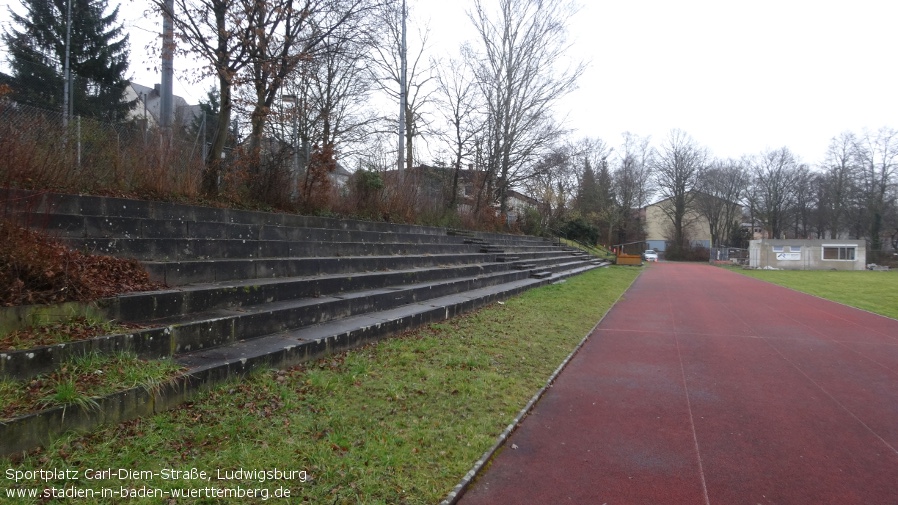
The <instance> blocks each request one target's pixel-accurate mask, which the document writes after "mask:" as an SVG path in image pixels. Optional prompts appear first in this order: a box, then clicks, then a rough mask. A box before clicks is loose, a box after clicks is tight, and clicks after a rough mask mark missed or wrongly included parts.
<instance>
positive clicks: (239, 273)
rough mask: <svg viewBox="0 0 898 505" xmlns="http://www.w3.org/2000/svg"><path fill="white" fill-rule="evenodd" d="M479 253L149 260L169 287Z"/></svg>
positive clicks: (457, 260)
mask: <svg viewBox="0 0 898 505" xmlns="http://www.w3.org/2000/svg"><path fill="white" fill-rule="evenodd" d="M484 259H485V256H484V255H483V254H479V253H470V254H461V253H459V254H417V255H405V256H403V255H395V256H348V257H291V258H259V259H252V258H250V259H220V260H184V261H145V262H144V266H145V267H146V269H147V271H148V272H149V273H150V277H151V278H152V279H156V280H159V281H161V282H165V283H166V284H168V285H169V286H182V285H185V284H193V283H204V282H225V281H235V280H245V279H265V278H280V277H307V276H313V275H333V274H347V275H349V274H354V273H360V272H376V271H387V270H406V269H410V268H423V267H428V268H441V267H446V266H452V265H465V264H473V263H479V262H482V261H484Z"/></svg>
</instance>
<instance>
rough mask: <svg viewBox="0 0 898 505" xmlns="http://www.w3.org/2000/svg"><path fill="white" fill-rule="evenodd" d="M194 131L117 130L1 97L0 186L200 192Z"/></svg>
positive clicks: (129, 125) (143, 125) (199, 145)
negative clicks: (0, 154) (198, 188)
mask: <svg viewBox="0 0 898 505" xmlns="http://www.w3.org/2000/svg"><path fill="white" fill-rule="evenodd" d="M192 129H194V128H191V127H190V125H188V126H185V127H181V128H173V129H170V130H167V131H163V130H160V129H158V128H155V127H153V126H151V125H149V124H148V123H147V121H145V120H140V119H135V120H131V121H128V122H124V123H120V124H111V123H104V122H101V121H97V120H94V119H91V118H86V117H81V116H73V117H65V116H64V115H63V114H62V113H61V112H58V111H48V110H44V109H39V108H36V107H32V106H28V105H24V104H21V103H17V102H14V101H12V100H8V99H0V152H2V153H3V155H2V156H0V174H2V175H0V183H2V184H4V185H7V186H10V187H44V188H55V189H61V190H62V189H64V190H73V191H96V190H105V191H110V190H112V191H122V192H147V191H149V192H159V193H168V194H171V193H176V194H194V193H195V191H196V189H197V187H198V181H199V176H200V173H201V170H202V167H203V162H204V159H203V152H204V149H203V145H204V139H203V137H202V136H201V135H200V134H199V132H192V131H191V130H192Z"/></svg>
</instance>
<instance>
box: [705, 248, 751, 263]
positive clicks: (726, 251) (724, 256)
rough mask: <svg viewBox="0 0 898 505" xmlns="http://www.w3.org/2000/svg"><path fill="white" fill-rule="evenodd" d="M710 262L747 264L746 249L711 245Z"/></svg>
mask: <svg viewBox="0 0 898 505" xmlns="http://www.w3.org/2000/svg"><path fill="white" fill-rule="evenodd" d="M711 264H714V265H721V264H731V265H741V266H748V249H740V248H738V247H712V248H711Z"/></svg>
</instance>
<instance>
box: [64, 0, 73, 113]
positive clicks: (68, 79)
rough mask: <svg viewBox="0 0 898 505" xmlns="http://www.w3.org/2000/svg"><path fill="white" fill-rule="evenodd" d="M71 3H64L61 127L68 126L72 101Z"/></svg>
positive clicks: (70, 1) (70, 0)
mask: <svg viewBox="0 0 898 505" xmlns="http://www.w3.org/2000/svg"><path fill="white" fill-rule="evenodd" d="M72 1H73V0H69V1H68V2H66V4H67V7H66V24H65V71H64V74H65V75H64V77H63V81H65V82H64V83H63V84H62V127H63V129H65V128H67V127H68V126H69V103H70V102H71V101H72V98H71V96H69V93H70V91H71V88H72V63H71V58H72V56H71V54H72Z"/></svg>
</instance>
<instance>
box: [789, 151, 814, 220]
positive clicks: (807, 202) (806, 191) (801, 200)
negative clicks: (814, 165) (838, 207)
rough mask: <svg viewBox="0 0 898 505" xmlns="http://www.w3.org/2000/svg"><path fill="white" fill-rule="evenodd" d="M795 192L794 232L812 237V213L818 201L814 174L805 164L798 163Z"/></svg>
mask: <svg viewBox="0 0 898 505" xmlns="http://www.w3.org/2000/svg"><path fill="white" fill-rule="evenodd" d="M793 194H794V197H793V204H794V207H793V215H792V217H793V225H794V230H795V231H794V233H793V234H794V236H795V237H799V238H810V235H811V220H812V215H813V211H814V209H815V208H816V207H817V203H818V202H817V199H816V192H815V191H814V177H813V174H812V173H811V170H810V168H809V167H808V166H807V165H805V164H801V163H798V164H797V166H796V167H795V182H794V185H793Z"/></svg>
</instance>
